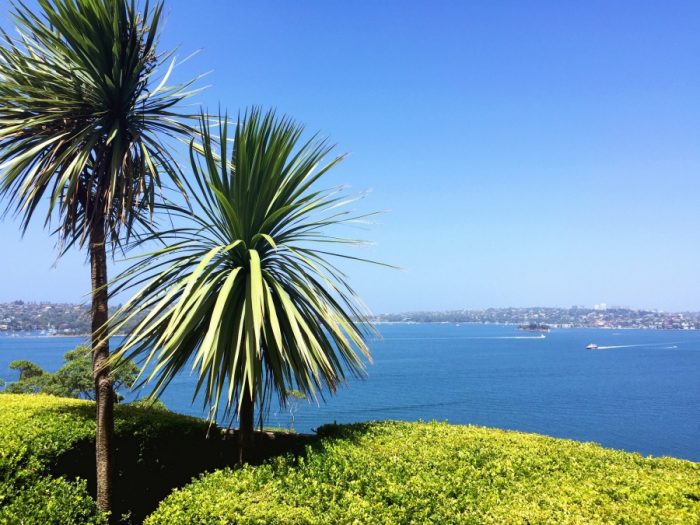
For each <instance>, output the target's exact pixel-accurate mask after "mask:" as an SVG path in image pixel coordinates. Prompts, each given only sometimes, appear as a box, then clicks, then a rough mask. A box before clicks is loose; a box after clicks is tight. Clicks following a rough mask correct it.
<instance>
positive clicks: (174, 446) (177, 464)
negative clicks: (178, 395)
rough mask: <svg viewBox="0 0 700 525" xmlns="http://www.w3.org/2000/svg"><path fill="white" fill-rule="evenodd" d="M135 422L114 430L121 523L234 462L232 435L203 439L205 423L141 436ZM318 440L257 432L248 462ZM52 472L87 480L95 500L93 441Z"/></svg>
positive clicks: (223, 432) (77, 410) (78, 412)
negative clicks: (251, 455) (210, 472)
mask: <svg viewBox="0 0 700 525" xmlns="http://www.w3.org/2000/svg"><path fill="white" fill-rule="evenodd" d="M61 412H64V413H71V412H72V413H74V414H75V416H76V417H85V416H86V411H85V409H83V407H66V408H64V409H63V410H61ZM165 414H167V417H168V418H172V416H173V415H172V413H169V412H166V413H165ZM91 415H92V414H91ZM143 415H144V417H148V418H149V419H151V420H152V418H153V416H154V413H153V412H152V411H150V412H144V414H143ZM137 423H138V421H137V422H136V424H134V422H133V421H129V424H128V425H125V426H126V427H127V428H123V429H119V428H117V432H116V439H115V452H116V455H115V460H116V462H115V466H116V476H115V480H114V501H113V512H114V515H116V516H121V517H122V521H123V522H124V523H133V524H136V523H141V522H142V521H143V519H144V518H145V517H146V516H147V515H148V514H150V513H151V512H152V511H154V510H155V508H156V507H157V506H158V504H159V503H160V501H161V500H162V499H164V498H165V497H166V496H167V495H168V494H170V492H171V491H172V490H173V489H174V488H177V487H181V486H183V485H186V484H187V483H189V482H190V481H191V480H192V478H194V477H196V476H198V475H199V474H201V473H204V472H208V471H212V470H216V469H220V468H224V467H234V466H235V464H236V459H237V458H238V446H237V438H236V433H235V431H232V430H228V429H220V428H216V427H214V428H212V429H211V430H210V431H209V436H208V437H207V425H206V424H203V423H202V422H201V421H200V420H195V419H191V423H192V424H191V425H190V426H187V425H182V428H178V426H177V425H173V424H167V425H163V426H162V427H161V428H159V427H158V424H157V423H156V424H155V428H156V431H153V430H151V431H150V432H145V433H142V432H140V430H139V427H138V424H137ZM149 423H152V421H151V422H149ZM117 427H119V425H117ZM141 428H143V427H141ZM317 440H318V438H317V437H316V436H314V435H310V434H290V433H284V432H256V434H255V451H254V452H253V457H252V458H251V461H250V462H251V463H252V464H260V463H262V462H263V461H265V460H267V459H269V458H272V457H274V456H279V455H285V454H292V455H297V456H298V455H301V454H303V453H304V451H305V449H306V446H307V445H313V444H314V443H315V442H316V441H317ZM51 473H52V474H53V475H55V476H66V477H68V478H75V477H80V478H83V479H85V480H87V485H88V490H89V491H90V493H91V494H92V495H93V497H94V496H95V442H94V440H93V439H86V440H82V441H80V442H78V443H76V444H75V445H74V446H73V447H72V448H71V449H70V450H69V451H68V452H65V453H63V454H62V455H61V456H59V457H58V458H57V460H56V462H55V464H54V465H53V466H52V468H51Z"/></svg>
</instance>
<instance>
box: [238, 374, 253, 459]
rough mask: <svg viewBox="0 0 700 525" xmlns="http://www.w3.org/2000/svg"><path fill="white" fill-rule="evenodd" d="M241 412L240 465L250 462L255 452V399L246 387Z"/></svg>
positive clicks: (239, 429) (239, 428)
mask: <svg viewBox="0 0 700 525" xmlns="http://www.w3.org/2000/svg"><path fill="white" fill-rule="evenodd" d="M242 395H243V400H242V402H241V411H240V413H239V415H238V417H239V419H240V424H239V425H238V462H239V463H240V464H243V463H247V462H248V461H250V457H251V452H252V450H253V437H254V435H255V434H254V431H255V399H254V398H253V396H252V395H251V393H250V389H249V388H248V386H246V387H245V388H244V390H243V394H242Z"/></svg>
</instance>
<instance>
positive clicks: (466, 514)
mask: <svg viewBox="0 0 700 525" xmlns="http://www.w3.org/2000/svg"><path fill="white" fill-rule="evenodd" d="M321 432H322V433H323V434H324V435H325V437H324V438H323V439H322V440H321V442H320V444H319V445H318V446H317V447H314V448H310V449H309V451H308V453H307V455H306V457H305V458H299V459H298V460H294V459H293V458H286V459H277V460H273V461H271V462H270V463H268V464H265V465H262V466H258V467H245V468H243V469H237V470H222V471H218V472H215V473H213V474H207V475H204V476H202V477H201V478H200V479H199V480H197V481H195V482H193V483H192V484H190V485H189V486H187V487H185V488H183V489H181V490H176V491H174V492H173V494H172V495H170V496H169V497H168V498H167V499H165V500H164V501H163V503H162V504H161V505H160V507H159V508H158V510H157V511H156V512H155V513H154V514H152V515H151V516H150V517H149V518H148V520H147V521H146V523H147V525H178V524H188V525H189V524H195V523H196V524H212V525H213V524H237V523H240V524H253V523H256V524H263V523H278V524H282V523H284V524H302V523H303V524H346V523H347V524H349V523H363V524H365V523H366V524H374V523H387V524H394V523H396V524H399V523H406V524H409V523H436V524H443V523H460V524H461V523H473V524H482V523H492V524H509V523H523V524H524V523H551V524H559V523H570V524H574V523H625V524H632V523H635V524H647V523H677V524H686V523H687V524H693V523H695V524H697V523H700V518H699V517H700V465H698V464H696V463H692V462H689V461H682V460H677V459H671V458H661V459H653V458H645V457H642V456H640V455H639V454H630V453H627V452H621V451H616V450H608V449H604V448H602V447H600V446H598V445H595V444H590V443H579V442H575V441H568V440H561V439H554V438H548V437H544V436H539V435H534V434H524V433H518V432H505V431H500V430H492V429H485V428H478V427H466V426H453V425H448V424H444V423H429V424H425V423H418V424H415V423H413V424H412V423H399V422H385V423H372V424H366V425H351V426H346V427H342V426H340V427H326V428H322V429H321Z"/></svg>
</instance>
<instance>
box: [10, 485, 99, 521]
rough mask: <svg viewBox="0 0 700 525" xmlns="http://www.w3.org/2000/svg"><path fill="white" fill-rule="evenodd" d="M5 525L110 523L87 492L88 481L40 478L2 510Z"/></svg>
mask: <svg viewBox="0 0 700 525" xmlns="http://www.w3.org/2000/svg"><path fill="white" fill-rule="evenodd" d="M0 523H1V524H3V525H6V524H7V525H14V524H17V523H21V524H22V525H66V524H69V523H70V524H85V525H93V524H94V525H97V524H106V523H107V520H106V518H105V516H104V515H102V514H100V512H99V511H98V510H97V507H96V505H95V500H93V499H92V498H91V497H90V495H89V494H88V492H87V488H86V486H85V481H84V480H83V481H77V482H70V481H67V480H65V479H64V478H50V477H45V478H39V479H38V480H37V481H36V483H34V484H33V485H30V486H28V487H26V488H25V489H24V490H22V491H21V492H20V493H19V495H18V496H17V497H16V498H14V499H13V500H12V501H11V502H10V503H9V504H7V505H5V506H3V507H2V510H0Z"/></svg>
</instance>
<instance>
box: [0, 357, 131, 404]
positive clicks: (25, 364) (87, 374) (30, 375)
mask: <svg viewBox="0 0 700 525" xmlns="http://www.w3.org/2000/svg"><path fill="white" fill-rule="evenodd" d="M63 359H64V361H65V362H64V364H63V366H62V367H61V368H60V369H59V370H58V371H56V372H55V373H53V374H52V373H50V372H47V371H45V370H43V369H42V368H41V367H40V366H39V365H37V364H36V363H32V362H31V361H27V360H25V359H21V360H18V361H12V362H11V363H10V368H11V369H13V370H17V372H18V373H19V379H18V380H17V381H14V382H12V383H10V384H9V385H7V388H6V389H5V391H6V392H8V393H11V394H51V395H53V396H62V397H75V398H79V399H95V381H94V378H93V370H92V350H91V349H90V347H88V346H77V347H76V348H74V349H73V350H69V351H68V352H66V353H65V354H64V355H63ZM138 373H139V368H138V367H137V366H136V365H135V364H134V363H133V362H132V361H129V360H125V361H123V362H122V364H121V366H120V367H118V368H116V369H115V370H113V371H112V373H111V377H112V382H113V388H114V392H115V400H116V401H120V400H121V399H122V397H121V396H120V395H119V393H118V392H119V390H121V389H122V388H123V387H126V388H131V386H132V385H133V383H134V381H135V380H136V377H137V376H138Z"/></svg>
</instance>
